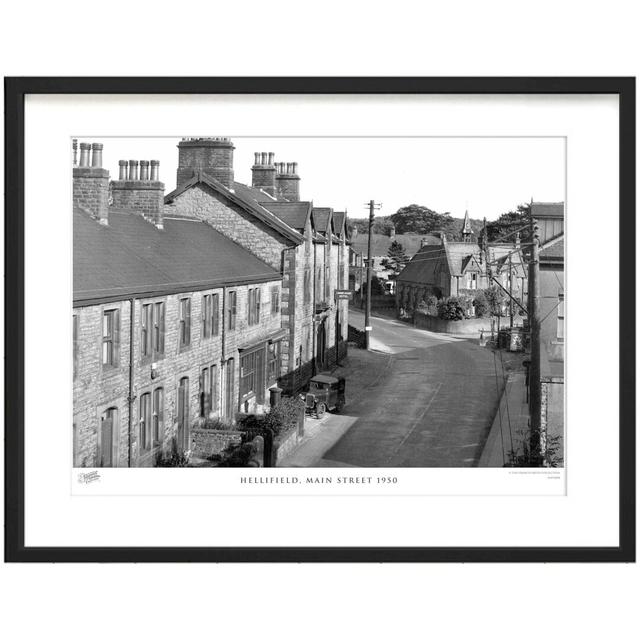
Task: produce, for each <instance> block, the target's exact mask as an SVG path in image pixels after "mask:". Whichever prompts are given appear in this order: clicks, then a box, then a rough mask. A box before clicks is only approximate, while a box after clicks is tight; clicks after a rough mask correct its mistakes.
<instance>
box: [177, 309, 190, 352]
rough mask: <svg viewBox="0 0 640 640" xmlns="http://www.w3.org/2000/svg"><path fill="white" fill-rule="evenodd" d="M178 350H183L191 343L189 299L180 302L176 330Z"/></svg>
mask: <svg viewBox="0 0 640 640" xmlns="http://www.w3.org/2000/svg"><path fill="white" fill-rule="evenodd" d="M178 333H179V340H180V348H181V349H184V348H185V347H188V346H189V344H190V343H191V299H190V298H182V299H181V300H180V326H179V329H178Z"/></svg>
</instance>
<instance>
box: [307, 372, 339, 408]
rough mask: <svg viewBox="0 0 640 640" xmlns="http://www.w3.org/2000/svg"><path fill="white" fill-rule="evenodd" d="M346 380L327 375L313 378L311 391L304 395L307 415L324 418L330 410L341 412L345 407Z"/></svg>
mask: <svg viewBox="0 0 640 640" xmlns="http://www.w3.org/2000/svg"><path fill="white" fill-rule="evenodd" d="M344 387H345V381H344V378H334V377H333V376H328V375H326V374H320V375H317V376H313V378H311V380H310V382H309V390H308V391H307V392H306V393H305V394H303V396H302V398H303V399H304V405H305V409H306V411H307V413H315V414H316V417H317V418H322V416H323V415H324V414H325V412H326V411H327V409H328V410H330V411H331V410H335V411H341V410H342V407H344Z"/></svg>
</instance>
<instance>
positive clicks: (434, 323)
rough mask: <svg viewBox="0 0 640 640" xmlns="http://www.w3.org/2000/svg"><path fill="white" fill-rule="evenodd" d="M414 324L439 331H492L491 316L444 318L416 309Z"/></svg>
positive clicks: (472, 332) (465, 332) (466, 332)
mask: <svg viewBox="0 0 640 640" xmlns="http://www.w3.org/2000/svg"><path fill="white" fill-rule="evenodd" d="M413 324H414V326H416V327H418V328H419V329H427V330H428V331H436V332H438V333H457V334H476V333H480V331H481V330H482V331H491V318H490V317H487V318H470V319H469V320H442V319H440V318H438V317H437V316H429V315H427V314H426V313H420V312H418V311H416V312H415V313H414V314H413Z"/></svg>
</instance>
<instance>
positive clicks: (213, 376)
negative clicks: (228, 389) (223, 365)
mask: <svg viewBox="0 0 640 640" xmlns="http://www.w3.org/2000/svg"><path fill="white" fill-rule="evenodd" d="M217 396H218V387H217V369H216V365H215V364H214V365H212V366H210V367H203V368H202V371H201V372H200V416H201V417H202V418H208V417H209V414H210V413H211V412H212V411H215V410H216V409H217V404H218V397H217Z"/></svg>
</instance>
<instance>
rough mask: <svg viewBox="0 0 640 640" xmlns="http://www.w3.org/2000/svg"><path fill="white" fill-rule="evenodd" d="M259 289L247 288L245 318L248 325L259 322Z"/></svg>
mask: <svg viewBox="0 0 640 640" xmlns="http://www.w3.org/2000/svg"><path fill="white" fill-rule="evenodd" d="M260 294H261V291H260V289H249V302H248V305H247V320H248V322H249V324H250V325H253V324H258V323H259V322H260Z"/></svg>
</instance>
